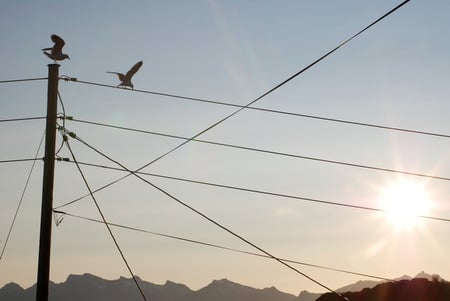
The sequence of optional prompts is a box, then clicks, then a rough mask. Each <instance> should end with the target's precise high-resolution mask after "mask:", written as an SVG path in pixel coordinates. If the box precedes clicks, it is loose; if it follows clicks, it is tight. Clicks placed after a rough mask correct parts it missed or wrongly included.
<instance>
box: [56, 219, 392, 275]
mask: <svg viewBox="0 0 450 301" xmlns="http://www.w3.org/2000/svg"><path fill="white" fill-rule="evenodd" d="M53 212H54V213H56V214H62V215H67V216H70V217H75V218H78V219H83V220H87V221H90V222H95V223H100V224H103V221H101V220H97V219H93V218H89V217H84V216H80V215H76V214H72V213H68V212H64V211H59V210H53ZM109 225H110V226H113V227H117V228H121V229H126V230H130V231H136V232H141V233H145V234H151V235H155V236H160V237H165V238H170V239H174V240H180V241H184V242H189V243H193V244H199V245H203V246H207V247H213V248H218V249H222V250H227V251H232V252H237V253H242V254H247V255H251V256H258V257H263V258H269V259H271V258H270V257H269V256H267V255H264V254H260V253H254V252H249V251H245V250H240V249H235V248H230V247H226V246H221V245H217V244H212V243H208V242H204V241H199V240H194V239H190V238H186V237H180V236H175V235H170V234H164V233H159V232H154V231H149V230H144V229H140V228H136V227H130V226H125V225H121V224H116V223H111V222H110V223H109ZM280 259H281V260H283V261H286V262H290V263H295V264H299V265H304V266H309V267H313V268H318V269H323V270H329V271H335V272H340V273H344V274H350V275H356V276H363V277H369V278H373V279H378V280H384V281H394V280H392V279H389V278H386V277H380V276H374V275H370V274H365V273H358V272H352V271H348V270H343V269H337V268H333V267H328V266H323V265H318V264H312V263H308V262H302V261H298V260H292V259H286V258H280Z"/></svg>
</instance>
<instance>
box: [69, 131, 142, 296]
mask: <svg viewBox="0 0 450 301" xmlns="http://www.w3.org/2000/svg"><path fill="white" fill-rule="evenodd" d="M64 141H65V144H66V145H67V148H68V149H69V152H70V154H71V156H72V159H73V161H74V162H75V165H76V167H77V169H78V171H79V173H80V175H81V177H82V179H83V182H84V184H85V185H86V188H87V189H88V191H89V193H90V196H91V198H92V200H93V201H94V204H95V206H96V207H97V210H98V212H99V214H100V216H101V217H102V220H103V223H104V224H105V226H106V228H107V229H108V232H109V234H110V236H111V238H112V240H113V242H114V244H115V246H116V248H117V250H118V251H119V253H120V256H121V257H122V260H123V261H124V263H125V265H126V267H127V269H128V271H129V272H130V274H131V277H132V278H133V280H134V283H135V284H136V287H137V288H138V290H139V292H140V294H141V296H142V298H143V299H144V301H147V298H146V297H145V294H144V292H143V291H142V288H141V286H140V285H139V283H138V281H137V279H136V276H135V274H134V273H133V271H132V269H131V267H130V265H129V264H128V261H127V259H126V258H125V255H124V253H123V252H122V249H121V248H120V246H119V243H118V242H117V240H116V238H115V236H114V233H113V232H112V230H111V227H110V226H109V224H108V223H107V221H106V218H105V215H104V214H103V212H102V210H101V208H100V205H99V204H98V202H97V200H96V198H95V196H94V194H93V193H92V190H91V188H90V185H89V183H88V181H87V179H86V177H85V175H84V173H83V171H82V170H81V167H80V166H79V164H77V160H76V158H75V154H74V153H73V151H72V148H71V147H70V144H69V141H68V139H66V138H64Z"/></svg>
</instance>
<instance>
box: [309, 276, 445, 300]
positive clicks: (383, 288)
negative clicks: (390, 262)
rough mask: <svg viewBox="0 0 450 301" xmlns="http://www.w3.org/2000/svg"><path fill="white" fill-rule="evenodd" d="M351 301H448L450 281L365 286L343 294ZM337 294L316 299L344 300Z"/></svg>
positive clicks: (396, 282) (418, 279) (410, 281)
mask: <svg viewBox="0 0 450 301" xmlns="http://www.w3.org/2000/svg"><path fill="white" fill-rule="evenodd" d="M342 295H343V296H344V297H346V298H347V299H348V300H351V301H385V300H386V301H448V300H450V283H449V282H446V281H442V280H441V281H430V280H428V279H425V278H414V279H411V280H399V281H394V282H387V283H382V284H378V285H376V286H375V287H374V288H365V289H363V290H362V291H359V292H348V293H343V294H342ZM342 300H343V298H342V297H341V296H338V295H336V294H332V293H326V294H324V295H322V296H320V297H319V298H318V299H317V300H316V301H342Z"/></svg>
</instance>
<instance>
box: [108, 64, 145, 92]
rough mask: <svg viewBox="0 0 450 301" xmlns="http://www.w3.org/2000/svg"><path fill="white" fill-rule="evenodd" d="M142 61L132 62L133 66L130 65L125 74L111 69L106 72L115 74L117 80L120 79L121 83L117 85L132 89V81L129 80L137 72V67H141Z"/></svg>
mask: <svg viewBox="0 0 450 301" xmlns="http://www.w3.org/2000/svg"><path fill="white" fill-rule="evenodd" d="M143 63H144V62H143V61H139V62H137V63H136V64H134V66H133V67H131V69H130V70H128V72H127V73H126V74H125V75H124V74H123V73H119V72H112V71H108V72H107V73H113V74H117V76H118V77H119V80H120V81H121V83H120V84H119V85H117V87H130V88H131V89H133V83H132V82H131V78H132V77H133V75H134V74H135V73H136V72H138V70H139V68H141V66H142V64H143Z"/></svg>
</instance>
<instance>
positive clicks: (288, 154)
mask: <svg viewBox="0 0 450 301" xmlns="http://www.w3.org/2000/svg"><path fill="white" fill-rule="evenodd" d="M70 120H72V121H75V122H80V123H86V124H91V125H97V126H103V127H109V128H114V129H121V130H127V131H133V132H139V133H145V134H151V135H157V136H164V137H169V138H176V139H183V140H185V141H193V142H199V143H205V144H211V145H217V146H222V147H229V148H235V149H241V150H246V151H253V152H260V153H265V154H271V155H277V156H284V157H290V158H296V159H304V160H312V161H318V162H322V163H330V164H337V165H344V166H350V167H357V168H364V169H370V170H376V171H382V172H390V173H398V174H404V175H409V176H416V177H424V178H430V179H435V180H444V181H449V180H450V178H449V177H443V176H435V175H428V174H423V173H416V172H409V171H402V170H396V169H391V168H384V167H377V166H369V165H364V164H356V163H349V162H343V161H337V160H329V159H322V158H316V157H310V156H302V155H296V154H290V153H284V152H277V151H272V150H266V149H260V148H254V147H248V146H242V145H235V144H228V143H221V142H214V141H210V140H202V139H192V138H188V137H182V136H177V135H169V134H163V133H157V132H151V131H145V130H139V129H133V128H128V127H121V126H115V125H109V124H104V123H99V122H94V121H86V120H80V119H75V118H71V119H70ZM140 170H142V168H140V169H138V170H137V171H140Z"/></svg>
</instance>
